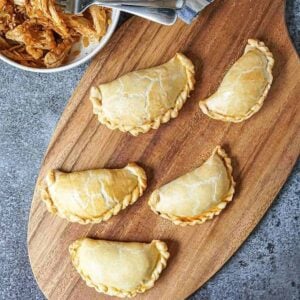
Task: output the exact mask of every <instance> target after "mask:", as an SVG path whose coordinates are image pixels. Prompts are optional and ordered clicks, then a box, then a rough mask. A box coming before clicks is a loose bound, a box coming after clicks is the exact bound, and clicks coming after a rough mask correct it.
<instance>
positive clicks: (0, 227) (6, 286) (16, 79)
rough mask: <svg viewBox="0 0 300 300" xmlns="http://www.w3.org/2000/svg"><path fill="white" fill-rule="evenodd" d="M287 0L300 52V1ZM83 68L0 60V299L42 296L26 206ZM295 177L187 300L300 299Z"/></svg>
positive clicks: (298, 170) (299, 180) (299, 188)
mask: <svg viewBox="0 0 300 300" xmlns="http://www.w3.org/2000/svg"><path fill="white" fill-rule="evenodd" d="M287 2H288V3H287V22H288V25H289V30H290V33H291V35H292V38H293V41H294V44H295V45H296V46H297V49H298V50H300V32H299V27H300V0H288V1H287ZM86 67H87V64H85V65H83V66H81V67H78V68H76V69H74V70H72V71H69V72H64V73H59V74H53V75H38V74H31V73H26V72H22V71H19V70H16V69H14V68H12V67H9V66H7V65H5V64H4V63H0V182H1V184H0V299H1V300H8V299H22V300H31V299H44V297H43V295H42V293H41V292H40V290H39V289H38V287H37V284H36V282H35V280H34V278H33V275H32V272H31V269H30V265H29V261H28V257H27V249H26V231H27V220H28V214H29V209H30V202H31V197H32V193H33V188H34V185H35V181H36V176H37V173H38V170H39V166H40V163H41V160H42V157H43V153H44V151H45V149H46V147H47V144H48V142H49V139H50V137H51V135H52V132H53V130H54V128H55V125H56V122H57V121H58V119H59V117H60V115H61V113H62V111H63V109H64V106H65V104H66V101H67V99H69V97H70V95H71V93H72V91H73V89H74V88H75V86H76V84H77V82H78V81H79V79H80V78H81V76H82V74H83V72H84V70H85V69H86ZM299 175H300V163H298V165H297V166H295V168H294V170H293V172H292V174H291V176H290V178H289V180H288V181H287V183H286V184H285V186H284V188H283V189H282V191H281V192H280V194H279V196H278V197H277V199H276V201H275V202H274V204H273V205H272V207H271V209H270V210H269V211H268V213H267V214H266V216H265V217H264V219H263V220H262V221H261V223H260V224H259V225H258V226H257V228H256V229H255V230H254V232H253V233H252V235H251V236H250V237H249V238H248V240H247V241H246V243H245V244H244V245H243V246H242V247H241V248H240V249H239V251H238V252H237V253H236V254H235V255H234V256H233V257H232V258H231V259H230V261H229V262H228V263H227V264H226V265H225V266H224V267H223V269H222V270H221V271H220V272H219V273H217V275H215V276H214V277H213V278H212V279H211V280H210V281H209V282H208V283H207V284H206V285H205V286H204V287H202V289H201V290H200V291H198V292H197V293H195V294H194V295H193V296H192V297H191V299H192V300H200V299H212V300H214V299H217V300H221V299H264V300H268V299H272V300H277V299H278V300H281V299H286V300H289V299H299V298H300V273H299V272H300V256H299V250H300V247H299V246H300V245H299V241H300V230H299V200H300V176H299ZM187 276H188V274H187ZM58 300H59V299H58ZM166 300H171V299H166Z"/></svg>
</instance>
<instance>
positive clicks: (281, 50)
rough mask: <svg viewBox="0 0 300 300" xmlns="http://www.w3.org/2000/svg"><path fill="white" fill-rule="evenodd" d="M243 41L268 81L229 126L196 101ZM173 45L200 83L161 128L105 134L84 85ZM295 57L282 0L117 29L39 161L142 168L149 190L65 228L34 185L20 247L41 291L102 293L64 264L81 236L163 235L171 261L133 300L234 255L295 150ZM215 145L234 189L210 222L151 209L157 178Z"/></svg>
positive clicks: (186, 283)
mask: <svg viewBox="0 0 300 300" xmlns="http://www.w3.org/2000/svg"><path fill="white" fill-rule="evenodd" d="M248 38H257V39H260V40H263V41H264V42H265V43H266V44H267V45H268V47H269V48H270V49H271V51H272V52H273V54H274V56H275V59H276V64H275V68H274V83H273V86H272V88H271V90H270V93H269V95H268V97H267V99H266V101H265V104H264V106H263V108H262V109H261V110H260V111H259V113H257V114H255V115H254V116H253V117H252V118H251V119H249V120H247V121H245V122H243V123H239V124H228V123H223V122H220V121H215V120H212V119H209V118H208V117H207V116H206V115H204V114H202V112H201V111H200V109H199V107H198V101H199V99H203V98H205V97H207V96H208V95H209V94H211V93H212V92H213V91H215V89H216V88H217V86H218V84H219V82H220V80H221V79H222V77H223V75H224V72H225V71H226V69H228V67H229V66H230V65H231V64H232V63H233V62H235V61H236V59H237V58H238V57H239V56H240V55H241V54H242V52H243V50H244V47H245V45H246V43H247V39H248ZM177 51H182V52H183V53H185V54H186V55H187V56H188V57H189V58H191V59H192V61H193V62H194V64H195V65H196V72H197V76H196V77H197V84H196V89H195V91H194V92H193V93H192V95H191V98H190V99H189V100H188V101H187V103H186V104H185V105H184V107H183V109H182V111H181V112H180V113H179V116H178V117H177V118H176V119H175V120H172V121H170V122H169V123H167V124H165V125H163V126H161V127H160V128H159V129H158V130H152V131H150V132H149V133H147V134H143V135H140V136H138V137H133V136H131V135H129V134H124V133H121V132H119V131H111V130H109V129H107V128H106V127H104V126H102V125H100V124H99V123H98V120H97V117H96V116H94V115H93V113H92V105H91V103H90V101H89V90H90V87H91V86H92V85H95V84H99V83H103V82H107V81H110V80H113V79H115V78H116V77H118V76H120V75H122V74H124V73H126V72H128V71H131V70H136V69H140V68H145V67H151V66H155V65H158V64H161V63H163V62H166V61H167V60H169V59H170V58H171V57H172V56H173V55H174V54H175V53H176V52H177ZM299 95H300V63H299V59H298V57H297V54H296V52H295V50H294V49H293V46H292V44H291V42H290V39H289V37H288V33H287V30H286V25H285V21H284V1H282V0H260V1H251V0H236V1H235V0H226V1H218V0H216V1H215V2H214V3H213V4H212V5H211V6H209V7H207V8H206V9H205V11H203V13H201V15H200V16H199V18H198V19H197V20H196V21H195V22H194V23H193V24H192V25H190V26H188V25H185V24H183V23H182V22H180V21H178V22H177V23H176V24H175V25H174V26H172V27H163V26H160V25H157V24H154V23H151V22H148V21H145V20H142V19H140V18H132V19H130V20H129V21H127V22H126V23H125V24H123V25H122V26H121V28H120V29H119V30H118V31H117V32H116V33H115V35H114V37H113V38H112V40H111V42H110V43H109V44H108V45H107V46H106V47H105V49H104V50H103V51H102V52H101V53H100V54H99V55H98V56H97V57H96V58H95V59H94V60H93V62H92V64H91V65H90V67H89V68H88V70H87V71H86V73H85V75H84V76H83V78H82V80H81V82H80V84H79V86H78V87H77V89H76V90H75V92H74V95H73V96H72V98H71V100H70V101H69V103H68V105H67V107H66V109H65V111H64V113H63V115H62V117H61V119H60V121H59V124H58V126H57V129H56V131H55V133H54V135H53V138H52V140H51V142H50V145H49V147H48V150H47V153H46V155H45V158H44V161H43V163H42V167H41V171H40V175H39V180H41V179H42V178H43V177H44V175H45V173H46V172H47V171H48V170H49V169H51V168H59V169H62V170H65V171H72V170H84V169H93V168H101V167H108V168H111V167H123V166H125V165H126V164H127V163H128V162H131V161H135V162H138V163H139V164H140V165H141V166H143V167H144V168H145V170H146V171H147V174H148V177H149V181H148V183H149V186H148V189H147V191H146V193H145V195H144V196H143V197H142V198H141V199H140V200H138V201H137V202H136V204H134V205H133V206H131V207H129V208H127V209H126V210H124V211H122V212H121V213H120V214H119V215H117V216H115V217H113V218H112V219H110V220H109V221H108V222H105V223H102V224H98V225H85V226H83V225H79V224H71V223H68V222H67V221H65V220H62V219H60V218H59V217H54V216H52V215H50V214H49V213H48V212H47V211H46V207H45V205H44V204H43V203H41V201H40V196H39V192H38V189H37V188H36V190H35V193H34V197H33V202H32V208H31V214H30V219H29V228H28V249H29V256H30V262H31V266H32V269H33V272H34V275H35V277H36V280H37V282H38V284H39V286H40V288H41V290H42V291H43V293H44V294H45V295H46V297H47V298H48V299H53V300H63V299H76V300H79V299H82V300H86V299H89V300H90V299H111V297H105V296H103V295H100V294H98V293H96V292H95V290H94V289H92V288H89V287H87V286H86V285H85V283H84V282H83V281H82V280H81V279H80V277H79V275H78V274H77V272H76V271H75V269H74V268H73V267H72V265H71V263H70V259H69V255H68V250H67V249H68V245H69V244H70V243H71V242H72V241H74V240H75V239H78V238H82V237H84V236H89V237H94V238H101V239H109V240H116V241H141V242H149V241H151V240H152V239H161V240H164V241H166V242H167V244H168V246H169V250H170V253H171V258H170V260H169V264H168V267H167V269H166V270H165V271H164V272H163V273H162V276H161V278H160V279H159V280H158V281H157V283H156V284H155V287H154V288H153V289H151V290H150V291H148V292H147V293H145V294H143V295H141V296H138V297H137V298H136V299H163V300H174V299H183V298H185V297H187V296H189V295H190V294H191V293H193V292H194V291H195V290H196V289H198V288H199V287H201V286H202V285H203V284H204V283H205V282H206V281H207V280H208V279H209V278H210V277H211V276H212V275H214V274H215V273H216V272H217V271H218V270H219V269H220V268H221V267H222V266H223V264H224V263H225V262H226V261H227V260H228V259H229V258H230V257H231V256H232V255H233V254H234V253H235V251H236V250H237V249H238V248H239V247H240V246H241V244H242V243H243V242H244V241H245V239H246V238H247V236H248V235H249V234H250V233H251V231H252V230H253V228H254V227H255V226H256V225H257V223H258V222H259V220H260V219H261V218H262V216H263V215H264V214H265V212H266V210H267V209H268V207H269V206H270V204H271V203H272V201H273V200H274V198H275V196H276V195H277V193H278V191H279V190H280V188H281V187H282V185H283V184H284V182H285V180H286V179H287V177H288V175H289V173H290V171H291V169H292V167H293V165H294V164H295V161H296V159H297V157H298V155H299V150H300V135H299V132H300V111H299V110H300V106H299ZM216 145H222V146H223V147H224V148H225V149H226V151H227V152H228V153H229V155H230V156H231V157H232V159H233V167H234V177H235V179H236V181H237V191H236V195H235V197H234V200H233V202H232V203H231V204H230V205H228V207H227V208H226V209H225V210H224V212H223V213H222V214H221V215H220V216H218V217H216V218H214V219H213V220H212V221H209V222H206V223H205V224H203V225H198V226H194V227H189V226H188V227H185V228H182V227H178V226H175V225H172V223H171V222H169V221H167V220H164V219H162V218H160V217H158V216H156V215H155V214H153V213H152V212H151V211H150V209H149V207H148V205H147V199H148V197H149V195H150V193H151V192H152V191H153V190H154V189H155V188H157V187H159V186H161V185H162V184H164V183H166V182H168V181H170V180H172V179H174V178H175V177H177V176H179V175H182V174H184V173H186V172H188V171H190V170H192V169H193V168H195V167H197V166H199V165H200V164H201V163H202V162H203V159H206V158H208V156H209V154H210V153H211V151H212V150H213V149H214V147H215V146H216Z"/></svg>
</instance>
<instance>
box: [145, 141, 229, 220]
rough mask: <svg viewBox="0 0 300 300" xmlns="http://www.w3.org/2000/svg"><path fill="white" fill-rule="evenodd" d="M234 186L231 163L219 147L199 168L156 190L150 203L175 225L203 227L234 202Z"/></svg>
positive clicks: (159, 213) (157, 212)
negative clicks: (230, 202)
mask: <svg viewBox="0 0 300 300" xmlns="http://www.w3.org/2000/svg"><path fill="white" fill-rule="evenodd" d="M234 186H235V182H234V179H233V177H232V166H231V160H230V158H229V157H228V156H227V154H226V153H225V151H224V150H223V149H222V148H221V147H220V146H217V147H216V149H215V150H214V151H213V153H212V155H211V156H210V157H209V159H208V160H207V161H205V162H204V163H203V164H202V165H201V166H200V167H198V168H196V169H195V170H193V171H191V172H189V173H187V174H185V175H183V176H180V177H178V178H177V179H175V180H173V181H171V182H169V183H167V184H166V185H164V186H162V187H160V188H159V189H157V190H155V191H154V192H153V193H152V195H151V196H150V199H149V202H148V204H149V205H150V207H151V209H152V210H153V211H154V212H155V213H156V214H158V215H160V216H161V217H163V218H166V219H169V220H171V221H172V222H173V223H175V224H176V225H182V226H185V225H196V224H202V223H204V222H205V221H206V220H208V219H212V218H213V217H214V216H215V215H219V214H220V212H221V211H222V210H223V209H224V208H225V207H226V205H227V203H228V202H229V201H231V200H232V198H233V194H234Z"/></svg>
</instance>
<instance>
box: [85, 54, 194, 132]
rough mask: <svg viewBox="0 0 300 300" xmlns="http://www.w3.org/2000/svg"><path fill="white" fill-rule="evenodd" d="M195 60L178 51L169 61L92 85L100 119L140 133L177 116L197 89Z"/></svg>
mask: <svg viewBox="0 0 300 300" xmlns="http://www.w3.org/2000/svg"><path fill="white" fill-rule="evenodd" d="M194 74H195V70H194V66H193V64H192V62H191V61H190V60H189V59H188V58H187V57H186V56H184V55H183V54H181V53H177V54H176V55H175V56H174V57H173V58H172V59H171V60H170V61H168V62H167V63H165V64H163V65H160V66H157V67H153V68H149V69H144V70H138V71H133V72H130V73H128V74H125V75H123V76H121V77H119V78H118V79H116V80H114V81H112V82H109V83H105V84H100V85H99V86H98V87H92V89H91V94H90V100H91V101H92V104H93V111H94V113H95V114H97V115H98V119H99V121H100V122H101V123H102V124H104V125H106V126H107V127H108V128H110V129H119V130H121V131H123V132H130V133H131V134H132V135H134V136H136V135H138V134H140V133H145V132H148V131H149V130H150V129H151V128H153V129H157V128H158V127H159V126H160V124H161V123H166V122H168V121H169V120H170V119H171V118H176V117H177V115H178V112H179V110H180V109H181V108H182V106H183V104H184V103H185V101H186V99H187V98H188V97H189V94H190V91H191V90H193V89H194V83H195V78H194Z"/></svg>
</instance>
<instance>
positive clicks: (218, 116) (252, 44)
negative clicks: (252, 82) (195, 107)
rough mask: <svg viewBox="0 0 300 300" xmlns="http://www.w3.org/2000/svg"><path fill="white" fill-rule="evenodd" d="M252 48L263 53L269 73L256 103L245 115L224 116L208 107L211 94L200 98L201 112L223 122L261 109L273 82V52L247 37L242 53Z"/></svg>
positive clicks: (245, 116) (242, 119)
mask: <svg viewBox="0 0 300 300" xmlns="http://www.w3.org/2000/svg"><path fill="white" fill-rule="evenodd" d="M252 49H258V50H260V51H261V52H262V53H263V54H264V55H265V57H266V59H267V61H268V64H267V73H268V74H269V78H268V84H267V86H266V88H265V90H264V92H263V94H262V95H261V97H260V98H259V99H258V101H257V103H256V104H255V105H254V106H252V107H251V108H250V110H249V111H248V112H247V113H246V114H245V115H242V116H237V117H233V116H226V115H223V114H220V113H216V112H214V111H212V110H210V109H209V108H208V106H207V102H208V101H209V99H210V98H211V97H212V96H213V95H212V96H209V97H208V98H207V99H205V100H200V101H199V106H200V109H201V110H202V112H203V113H204V114H206V115H208V116H209V117H210V118H213V119H215V120H220V121H224V122H233V123H239V122H243V121H245V120H247V119H249V118H250V117H252V116H253V115H254V114H255V113H257V112H258V111H259V110H260V109H261V107H262V106H263V103H264V100H265V99H266V97H267V95H268V93H269V90H270V88H271V85H272V82H273V75H272V68H273V66H274V62H275V60H274V57H273V54H272V53H271V51H270V50H269V48H268V47H267V46H266V45H265V43H264V42H262V41H258V40H255V39H249V40H248V44H247V45H246V47H245V50H244V54H246V53H247V52H249V51H250V50H252ZM244 54H243V55H244ZM225 75H226V74H225ZM225 75H224V76H225Z"/></svg>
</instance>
